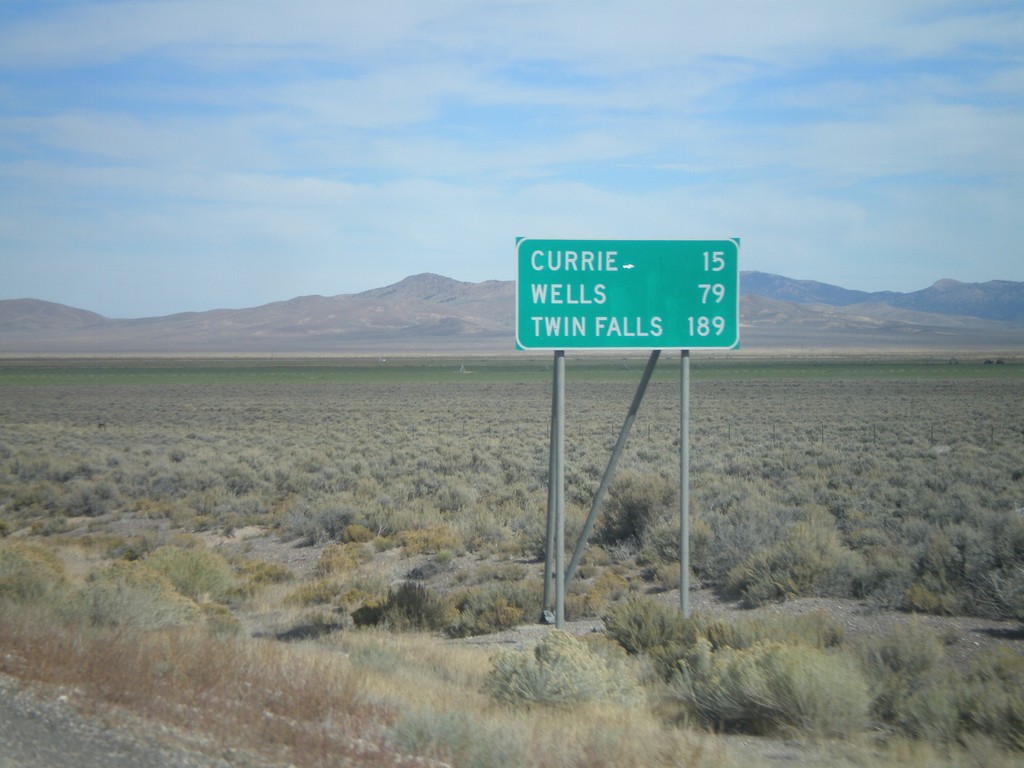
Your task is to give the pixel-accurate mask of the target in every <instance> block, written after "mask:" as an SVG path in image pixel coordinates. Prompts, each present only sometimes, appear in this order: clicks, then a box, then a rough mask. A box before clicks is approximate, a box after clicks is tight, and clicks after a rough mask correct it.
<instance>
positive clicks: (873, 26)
mask: <svg viewBox="0 0 1024 768" xmlns="http://www.w3.org/2000/svg"><path fill="white" fill-rule="evenodd" d="M1022 40H1024V9H1022V8H1021V7H1020V5H1019V3H1016V2H1001V1H999V0H994V1H993V2H986V3H978V2H974V1H968V0H943V1H942V2H935V1H934V0H906V1H905V2H900V3H892V2H882V1H881V0H867V1H866V2H861V3H856V4H841V5H837V4H828V3H820V2H810V1H809V0H782V2H778V3H770V4H768V3H762V2H755V1H754V0H741V1H738V2H725V3H723V2H714V3H712V2H696V3H678V2H674V1H672V2H669V1H668V0H663V1H657V0H652V1H651V2H644V3H639V4H637V3H624V2H615V1H613V0H604V1H602V2H596V3H595V2H583V0H574V1H570V2H564V3H551V2H541V1H540V0H495V1H494V2H486V3H480V2H477V1H476V0H439V1H438V2H431V3H422V2H417V1H416V0H403V1H389V0H375V1H374V2H346V3H337V2H333V1H329V0H320V1H315V2H305V3H302V4H301V6H296V5H294V4H286V3H280V2H271V1H269V0H267V1H261V2H251V1H250V0H246V1H245V2H242V1H241V0H239V1H237V2H235V1H225V2H218V3H208V2H200V1H198V0H168V1H167V2H159V3H155V2H134V1H125V2H122V1H117V0H115V1H113V2H105V1H102V0H97V1H96V2H88V1H86V2H77V3H27V2H25V3H21V2H14V3H9V4H5V5H4V6H2V7H0V80H2V83H3V84H2V85H0V272H2V274H3V277H4V279H3V280H2V281H0V298H5V297H12V296H19V295H38V296H40V297H42V298H51V299H54V300H59V301H66V302H68V303H75V304H78V305H79V306H84V307H86V308H89V309H95V310H97V311H101V312H106V313H109V314H115V315H132V314H153V313H162V312H168V311H174V310H176V309H201V308H204V307H210V306H220V305H233V306H244V305H247V304H256V303H262V302H264V301H270V300H275V299H282V298H288V297H289V295H292V294H299V293H338V292H347V291H350V290H359V289H362V288H369V287H373V286H374V285H377V284H380V283H381V282H387V281H390V280H397V279H400V278H401V277H403V276H405V275H407V274H410V273H414V272H420V271H424V270H433V271H439V272H444V273H446V274H450V275H452V276H454V277H459V278H462V279H473V280H477V279H486V278H489V277H501V278H511V277H512V276H513V275H512V259H511V247H512V245H511V244H512V242H513V239H514V237H515V236H517V235H531V234H538V233H539V234H545V235H550V234H558V235H564V236H588V237H596V236H606V237H693V236H698V237H706V236H733V235H739V236H743V238H744V259H745V264H744V266H745V267H746V268H759V269H768V270H770V271H778V272H783V273H792V274H794V276H798V277H814V278H816V279H820V280H832V281H835V282H842V283H845V284H847V285H849V286H850V287H858V288H883V287H887V288H894V289H903V290H910V289H914V288H919V287H923V286H924V285H926V284H927V283H929V282H931V281H933V280H935V279H938V278H940V277H955V278H959V279H991V278H997V277H999V278H1007V279H1024V260H1022V259H1020V258H1019V253H1016V252H1014V251H1013V249H1012V247H1010V248H1007V247H1006V244H1008V243H1013V242H1019V241H1020V239H1021V235H1024V231H1022V226H1024V225H1022V224H1021V223H1020V222H1021V217H1020V216H1019V212H1018V210H1017V208H1018V206H1019V202H1020V200H1021V199H1024V154H1022V150H1021V148H1020V147H1021V144H1020V140H1019V138H1018V137H1019V136H1021V135H1024V43H1022V42H1021V41H1022ZM897 242H898V243H900V245H899V247H898V248H896V247H895V246H894V245H893V244H894V243H897ZM979 252H980V253H982V254H984V255H983V256H981V257H979V255H978V254H979ZM54 265H59V266H60V268H59V269H55V268H54ZM232 274H234V275H235V278H234V279H232V278H231V277H230V276H231V275H232ZM111 275H113V276H116V277H117V284H119V285H121V286H123V287H122V288H117V287H116V286H115V282H112V281H111ZM93 276H101V277H102V278H103V279H102V280H100V279H99V278H97V279H96V280H93Z"/></svg>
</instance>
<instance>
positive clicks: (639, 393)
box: [565, 349, 661, 584]
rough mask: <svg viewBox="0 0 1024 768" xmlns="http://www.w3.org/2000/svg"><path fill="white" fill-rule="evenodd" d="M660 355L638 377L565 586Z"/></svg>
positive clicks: (656, 352)
mask: <svg viewBox="0 0 1024 768" xmlns="http://www.w3.org/2000/svg"><path fill="white" fill-rule="evenodd" d="M660 354H661V350H660V349H655V350H652V351H651V356H650V357H649V358H648V359H647V366H646V367H645V368H644V373H643V376H641V377H640V383H639V384H638V385H637V388H636V394H635V395H633V403H632V404H631V405H630V406H629V413H628V414H626V420H625V421H624V422H623V424H622V429H621V430H619V439H618V441H616V443H615V448H613V449H612V455H611V457H610V458H609V459H608V467H607V468H606V469H605V471H604V477H602V478H601V485H600V486H598V489H597V493H596V494H595V496H594V503H593V504H592V505H591V506H590V514H589V515H587V521H586V522H585V523H584V524H583V530H582V531H581V532H580V538H579V541H577V542H576V551H575V552H574V553H573V556H572V560H571V561H570V563H569V568H568V569H567V570H566V573H565V583H566V584H568V583H569V582H570V581H572V577H573V576H574V575H575V574H576V568H577V566H579V564H580V560H582V559H583V550H585V549H586V548H587V539H589V538H590V533H591V531H593V529H594V522H595V521H596V520H597V513H598V510H600V508H601V503H602V502H603V501H604V495H605V492H606V491H607V490H608V486H609V485H610V484H611V481H612V475H614V474H615V467H616V466H617V465H618V463H619V457H620V456H622V451H623V449H624V448H625V447H626V439H627V438H628V437H629V431H630V429H632V427H633V422H634V421H636V414H637V412H638V411H639V410H640V402H641V401H642V400H643V399H644V393H645V392H646V391H647V385H648V383H650V381H651V376H652V374H653V373H654V366H655V365H656V364H657V362H658V356H659V355H660Z"/></svg>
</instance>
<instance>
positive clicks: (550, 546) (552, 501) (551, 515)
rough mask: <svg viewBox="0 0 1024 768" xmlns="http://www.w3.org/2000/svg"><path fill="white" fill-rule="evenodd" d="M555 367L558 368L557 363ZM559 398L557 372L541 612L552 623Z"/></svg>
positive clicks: (550, 451)
mask: <svg viewBox="0 0 1024 768" xmlns="http://www.w3.org/2000/svg"><path fill="white" fill-rule="evenodd" d="M556 360H557V356H556ZM554 368H555V369H556V370H557V365H555V366H554ZM557 399H558V378H557V373H556V374H555V378H554V380H553V381H552V385H551V441H550V443H549V445H548V520H547V539H546V541H545V545H544V605H543V609H542V613H541V620H542V621H544V622H545V623H550V621H551V619H549V618H548V616H554V613H553V611H552V609H553V608H554V607H555V595H554V591H555V569H554V557H555V520H556V518H557V514H558V513H557V509H558V491H557V488H558V486H557V482H558V458H557V452H558V436H557V434H556V432H555V423H556V410H557V406H556V402H557Z"/></svg>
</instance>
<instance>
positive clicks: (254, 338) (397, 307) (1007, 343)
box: [0, 272, 1024, 356]
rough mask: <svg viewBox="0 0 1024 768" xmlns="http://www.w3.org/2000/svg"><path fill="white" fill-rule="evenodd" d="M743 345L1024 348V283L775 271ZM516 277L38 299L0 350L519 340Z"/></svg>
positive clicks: (16, 314) (488, 349)
mask: <svg viewBox="0 0 1024 768" xmlns="http://www.w3.org/2000/svg"><path fill="white" fill-rule="evenodd" d="M740 291H741V295H742V298H741V302H740V329H741V331H740V334H741V344H742V348H743V349H744V350H747V351H758V350H765V351H770V350H803V351H807V352H813V351H815V350H837V351H841V350H848V351H849V350H859V351H867V352H870V351H880V352H882V351H892V350H920V351H930V352H935V353H939V354H945V353H947V352H948V353H953V352H958V351H964V350H972V349H977V350H995V351H998V350H1007V351H1018V350H1024V283H1020V282H1010V281H1004V280H996V281H991V282H987V283H960V282H957V281H955V280H940V281H939V282H937V283H935V284H934V285H932V286H931V287H929V288H925V289H924V290H921V291H914V292H913V293H897V292H893V291H881V292H873V293H868V292H864V291H852V290H848V289H845V288H840V287H838V286H834V285H828V284H826V283H819V282H815V281H811V280H793V279H791V278H787V277H782V276H780V275H771V274H766V273H763V272H744V273H742V274H741V277H740ZM514 325H515V284H514V283H513V282H512V281H498V280H488V281H486V282H482V283H466V282H460V281H458V280H452V279H451V278H447V277H442V276H441V275H435V274H421V275H414V276H412V277H407V278H406V279H404V280H402V281H401V282H398V283H395V284H394V285H389V286H386V287H384V288H376V289H373V290H370V291H364V292H362V293H355V294H342V295H338V296H302V297H298V298H294V299H290V300H288V301H280V302H274V303H272V304H266V305H264V306H260V307H253V308H249V309H216V310H211V311H209V312H185V313H181V314H174V315H167V316H164V317H150V318H139V319H131V320H115V319H110V318H105V317H103V316H101V315H98V314H96V313H94V312H89V311H86V310H83V309H75V308H73V307H67V306H64V305H62V304H54V303H51V302H46V301H40V300H37V299H13V300H4V301H0V354H2V355H7V356H12V355H50V354H53V355H75V354H81V355H103V354H115V355H117V354H138V355H146V354H184V355H187V354H325V355H340V354H358V355H362V354H379V353H383V352H388V353H396V352H408V353H420V354H431V353H436V354H440V353H463V352H465V353H502V352H512V351H513V350H514V335H515V334H514Z"/></svg>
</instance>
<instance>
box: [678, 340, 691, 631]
mask: <svg viewBox="0 0 1024 768" xmlns="http://www.w3.org/2000/svg"><path fill="white" fill-rule="evenodd" d="M679 400H680V403H679V608H680V609H681V610H682V612H683V616H684V617H685V618H690V350H688V349H684V350H683V351H682V354H681V360H680V373H679Z"/></svg>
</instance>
